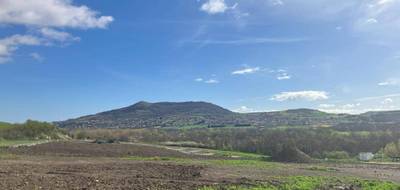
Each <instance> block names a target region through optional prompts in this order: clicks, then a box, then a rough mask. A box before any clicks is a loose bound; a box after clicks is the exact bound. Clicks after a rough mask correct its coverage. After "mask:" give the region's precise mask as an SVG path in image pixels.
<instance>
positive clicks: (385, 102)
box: [382, 98, 394, 105]
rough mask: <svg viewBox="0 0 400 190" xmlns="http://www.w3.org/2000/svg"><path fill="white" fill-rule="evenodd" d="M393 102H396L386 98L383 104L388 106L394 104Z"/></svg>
mask: <svg viewBox="0 0 400 190" xmlns="http://www.w3.org/2000/svg"><path fill="white" fill-rule="evenodd" d="M393 102H394V101H393V99H392V98H386V99H384V100H383V101H382V104H384V105H388V104H391V103H393Z"/></svg>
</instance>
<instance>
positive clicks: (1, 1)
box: [0, 0, 400, 122]
mask: <svg viewBox="0 0 400 190" xmlns="http://www.w3.org/2000/svg"><path fill="white" fill-rule="evenodd" d="M398 33H400V1H399V0H365V1H348V0H307V1H305V0H225V1H224V0H168V1H162V0H146V1H131V0H119V1H118V2H110V1H89V0H74V1H71V0H43V1H36V0H24V1H23V0H0V87H1V91H0V107H1V109H0V120H1V121H11V122H21V121H24V120H26V119H28V118H32V119H38V120H46V121H57V120H64V119H68V118H73V117H78V116H82V115H86V114H92V113H97V112H100V111H105V110H109V109H114V108H119V107H124V106H128V105H131V104H134V103H135V102H137V101H141V100H145V101H150V102H158V101H192V100H193V101H208V102H212V103H215V104H218V105H221V106H223V107H226V108H229V109H231V110H234V111H240V112H254V111H272V110H284V109H293V108H313V109H320V110H323V111H327V112H334V113H362V112H367V111H381V110H394V109H400V103H399V102H400V44H399V40H400V36H399V35H398Z"/></svg>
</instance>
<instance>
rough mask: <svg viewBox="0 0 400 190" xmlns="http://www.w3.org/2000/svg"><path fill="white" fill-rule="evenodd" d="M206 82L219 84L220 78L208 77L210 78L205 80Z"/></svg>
mask: <svg viewBox="0 0 400 190" xmlns="http://www.w3.org/2000/svg"><path fill="white" fill-rule="evenodd" d="M204 83H207V84H218V83H219V80H217V79H208V80H206V81H204Z"/></svg>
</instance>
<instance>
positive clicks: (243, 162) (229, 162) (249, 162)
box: [123, 156, 279, 169]
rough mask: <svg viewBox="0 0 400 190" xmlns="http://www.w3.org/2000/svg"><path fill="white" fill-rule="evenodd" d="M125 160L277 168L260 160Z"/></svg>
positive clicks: (155, 158)
mask: <svg viewBox="0 0 400 190" xmlns="http://www.w3.org/2000/svg"><path fill="white" fill-rule="evenodd" d="M123 159H126V160H135V161H168V162H173V163H179V164H189V165H192V164H197V165H212V166H231V167H246V168H261V169H270V168H273V167H277V166H279V163H274V162H266V161H262V160H246V159H240V160H229V159H204V160H198V159H191V158H173V157H136V156H133V157H127V158H123Z"/></svg>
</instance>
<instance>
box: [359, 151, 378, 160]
mask: <svg viewBox="0 0 400 190" xmlns="http://www.w3.org/2000/svg"><path fill="white" fill-rule="evenodd" d="M358 159H360V160H361V161H370V160H372V159H374V154H372V153H371V152H361V153H360V154H359V155H358Z"/></svg>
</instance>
